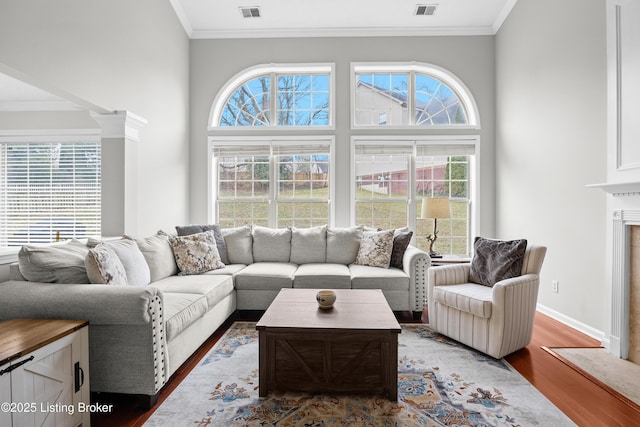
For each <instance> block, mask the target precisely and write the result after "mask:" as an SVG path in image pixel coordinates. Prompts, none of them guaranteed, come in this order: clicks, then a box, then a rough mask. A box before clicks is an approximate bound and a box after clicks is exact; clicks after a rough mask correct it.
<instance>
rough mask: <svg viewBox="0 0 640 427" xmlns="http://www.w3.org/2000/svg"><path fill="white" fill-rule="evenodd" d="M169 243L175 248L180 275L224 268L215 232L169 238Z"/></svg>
mask: <svg viewBox="0 0 640 427" xmlns="http://www.w3.org/2000/svg"><path fill="white" fill-rule="evenodd" d="M169 243H170V244H171V247H172V248H173V255H174V257H175V259H176V264H178V268H179V269H180V275H186V274H200V273H204V272H205V271H209V270H215V269H217V268H223V267H224V264H223V263H222V262H221V261H220V254H219V253H218V247H217V246H216V239H215V235H214V233H213V231H205V232H204V233H197V234H190V235H188V236H169Z"/></svg>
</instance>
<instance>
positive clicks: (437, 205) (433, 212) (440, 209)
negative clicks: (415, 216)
mask: <svg viewBox="0 0 640 427" xmlns="http://www.w3.org/2000/svg"><path fill="white" fill-rule="evenodd" d="M420 218H422V219H427V218H433V234H431V235H429V236H428V237H427V240H428V241H429V256H430V257H431V258H442V255H441V254H439V253H437V252H435V251H434V250H433V244H434V243H435V242H436V239H437V238H438V218H451V207H450V205H449V198H447V197H426V198H424V199H422V211H421V214H420Z"/></svg>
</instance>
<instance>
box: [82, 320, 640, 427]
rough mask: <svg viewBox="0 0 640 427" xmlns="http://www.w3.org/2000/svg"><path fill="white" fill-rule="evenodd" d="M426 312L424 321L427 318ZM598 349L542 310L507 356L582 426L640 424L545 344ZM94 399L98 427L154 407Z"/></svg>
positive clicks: (125, 422) (134, 418)
mask: <svg viewBox="0 0 640 427" xmlns="http://www.w3.org/2000/svg"><path fill="white" fill-rule="evenodd" d="M260 315H261V313H260V312H243V313H238V314H236V315H234V316H232V318H230V319H229V320H228V321H227V322H226V323H225V324H224V325H223V326H222V327H221V328H220V329H219V330H217V331H216V332H215V333H214V334H213V335H212V336H211V338H209V340H208V341H207V342H206V343H205V344H203V346H202V347H201V348H200V349H199V350H198V351H197V352H196V353H195V354H194V355H193V356H192V357H191V358H190V359H189V360H188V361H187V362H186V363H185V364H184V365H183V366H182V367H181V368H180V369H179V370H178V372H176V373H175V374H174V375H173V376H172V378H171V380H170V381H169V383H168V384H167V385H166V386H165V387H164V389H163V390H162V392H161V393H160V396H159V399H158V405H160V404H161V403H162V402H163V401H164V400H165V399H166V398H167V396H169V394H171V391H173V390H174V389H175V388H176V387H177V386H178V384H179V383H180V382H181V381H182V380H183V379H184V378H185V377H186V376H187V375H188V374H189V372H190V371H191V369H193V368H194V367H195V365H196V364H197V362H198V361H199V360H200V359H201V358H202V357H204V356H205V355H206V354H207V353H208V351H209V350H210V349H211V347H212V346H213V345H214V344H215V343H216V342H217V341H218V339H220V337H221V336H222V334H223V333H224V331H225V330H226V329H227V328H228V327H229V326H230V325H231V323H232V322H233V321H236V320H247V321H257V320H258V319H259V318H260ZM396 316H397V317H398V321H399V322H401V323H411V322H416V321H415V320H413V318H412V316H411V314H410V313H396ZM425 320H426V319H425V316H423V320H422V321H425ZM542 346H546V347H599V346H600V343H599V342H598V341H597V340H594V339H592V338H590V337H588V336H586V335H584V334H582V333H580V332H577V331H575V330H574V329H571V328H569V327H568V326H566V325H564V324H562V323H560V322H557V321H555V320H553V319H552V318H550V317H548V316H545V315H543V314H541V313H537V314H536V320H535V326H534V332H533V339H532V341H531V344H529V345H528V346H527V347H525V348H523V349H521V350H519V351H517V352H515V353H512V354H510V355H509V356H507V357H506V358H505V359H506V360H507V361H508V362H509V363H510V364H511V365H512V366H513V367H514V368H515V369H516V370H518V372H520V374H522V375H523V376H524V377H525V378H527V380H528V381H529V382H531V384H533V385H534V386H535V387H536V388H537V389H538V390H540V392H542V394H544V395H545V396H546V397H547V398H548V399H549V400H550V401H551V402H553V403H554V404H555V405H556V406H557V407H558V408H560V410H562V411H563V412H564V413H565V414H567V416H569V418H571V419H572V420H573V421H574V422H575V423H576V424H578V425H579V426H585V427H587V426H588V427H598V426H625V427H629V426H640V412H639V411H638V410H637V409H636V408H634V407H631V406H628V405H627V404H625V403H624V402H623V401H621V400H619V399H618V398H616V397H615V396H614V395H612V394H610V393H609V392H608V391H606V390H604V389H602V388H600V387H598V386H597V385H596V384H594V383H593V382H591V381H589V380H588V379H587V378H585V377H584V376H582V375H581V374H579V373H578V372H576V371H574V370H573V369H571V368H570V367H568V366H567V365H565V364H564V363H562V362H561V361H560V360H558V359H556V358H555V357H553V356H552V355H550V354H549V353H548V352H546V351H545V350H543V349H542V348H541V347H542ZM92 400H94V401H96V402H99V403H106V404H109V403H111V404H113V412H111V413H108V414H92V416H91V424H92V426H94V427H103V426H104V427H107V426H108V427H112V426H141V425H142V424H143V423H144V421H146V420H147V419H148V418H149V416H151V414H152V411H145V410H144V409H142V408H141V407H140V405H139V404H138V402H137V401H136V400H135V399H132V398H130V397H123V396H120V395H106V394H99V395H96V396H93V398H92Z"/></svg>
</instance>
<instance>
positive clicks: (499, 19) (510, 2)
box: [491, 0, 518, 34]
mask: <svg viewBox="0 0 640 427" xmlns="http://www.w3.org/2000/svg"><path fill="white" fill-rule="evenodd" d="M516 3H518V0H507V2H506V3H505V4H504V7H503V8H502V10H501V11H500V13H498V16H496V20H495V21H493V25H492V26H491V29H492V30H493V34H497V33H498V30H500V27H502V24H504V21H506V20H507V17H508V16H509V14H510V13H511V10H512V9H513V7H514V6H515V5H516Z"/></svg>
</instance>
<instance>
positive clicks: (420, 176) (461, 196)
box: [416, 156, 470, 255]
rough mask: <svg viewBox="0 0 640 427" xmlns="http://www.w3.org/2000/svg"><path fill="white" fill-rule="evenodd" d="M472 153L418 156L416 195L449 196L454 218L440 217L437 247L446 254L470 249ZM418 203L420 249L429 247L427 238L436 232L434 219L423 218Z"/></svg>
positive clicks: (467, 252)
mask: <svg viewBox="0 0 640 427" xmlns="http://www.w3.org/2000/svg"><path fill="white" fill-rule="evenodd" d="M469 161H470V156H418V157H417V158H416V194H417V197H419V198H420V199H422V198H423V197H448V198H449V201H450V205H451V218H450V219H439V220H438V238H437V240H436V242H435V244H434V250H435V251H436V252H440V253H446V254H459V255H467V254H469V252H470V236H469V230H470V224H469V218H470V203H469ZM420 206H421V205H420V203H418V204H417V209H418V210H417V216H416V218H418V220H417V226H416V229H417V234H416V236H417V238H416V242H417V245H418V247H419V248H421V249H424V250H429V242H428V241H427V239H426V237H427V236H429V235H430V234H432V233H433V219H431V218H429V219H420Z"/></svg>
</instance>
